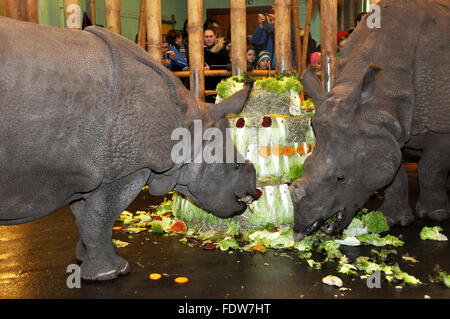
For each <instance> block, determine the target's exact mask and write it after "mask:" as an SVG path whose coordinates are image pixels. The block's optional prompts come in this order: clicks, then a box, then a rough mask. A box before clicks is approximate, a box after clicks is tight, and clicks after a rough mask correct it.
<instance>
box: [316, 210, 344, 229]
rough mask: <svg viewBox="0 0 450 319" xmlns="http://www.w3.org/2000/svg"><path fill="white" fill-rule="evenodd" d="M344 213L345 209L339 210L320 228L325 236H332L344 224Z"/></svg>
mask: <svg viewBox="0 0 450 319" xmlns="http://www.w3.org/2000/svg"><path fill="white" fill-rule="evenodd" d="M344 211H345V209H340V210H338V211H337V212H336V213H334V214H333V215H331V217H329V218H328V219H327V220H326V221H325V222H324V223H323V226H322V227H321V228H320V229H321V230H322V231H323V232H324V233H325V234H327V235H332V234H334V233H336V232H337V231H339V229H341V226H342V224H343V223H344Z"/></svg>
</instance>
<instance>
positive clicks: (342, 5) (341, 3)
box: [339, 0, 345, 30]
mask: <svg viewBox="0 0 450 319" xmlns="http://www.w3.org/2000/svg"><path fill="white" fill-rule="evenodd" d="M339 14H340V21H341V28H340V29H341V30H345V0H339Z"/></svg>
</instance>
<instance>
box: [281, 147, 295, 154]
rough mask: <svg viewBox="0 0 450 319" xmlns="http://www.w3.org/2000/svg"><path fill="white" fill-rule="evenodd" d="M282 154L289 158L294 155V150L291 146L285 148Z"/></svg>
mask: <svg viewBox="0 0 450 319" xmlns="http://www.w3.org/2000/svg"><path fill="white" fill-rule="evenodd" d="M283 154H284V155H286V156H291V155H292V154H294V148H293V147H292V146H286V147H285V148H284V150H283Z"/></svg>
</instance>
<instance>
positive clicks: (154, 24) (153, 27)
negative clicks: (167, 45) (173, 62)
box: [145, 0, 162, 62]
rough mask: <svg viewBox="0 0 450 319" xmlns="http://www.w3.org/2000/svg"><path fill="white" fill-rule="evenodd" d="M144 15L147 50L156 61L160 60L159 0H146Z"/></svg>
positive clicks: (160, 24)
mask: <svg viewBox="0 0 450 319" xmlns="http://www.w3.org/2000/svg"><path fill="white" fill-rule="evenodd" d="M145 17H146V21H147V44H148V46H147V47H148V52H149V53H150V55H151V56H152V57H153V58H155V59H156V60H157V61H160V62H161V61H162V49H161V43H162V16H161V0H146V3H145Z"/></svg>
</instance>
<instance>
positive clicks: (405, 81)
mask: <svg viewBox="0 0 450 319" xmlns="http://www.w3.org/2000/svg"><path fill="white" fill-rule="evenodd" d="M378 5H379V6H380V8H381V12H380V16H379V17H378V19H381V28H375V27H374V28H369V27H368V25H367V23H366V20H367V19H369V18H368V17H367V16H366V18H364V19H363V20H362V21H361V23H360V24H359V25H358V27H357V28H356V30H355V31H354V32H353V33H352V34H351V36H350V38H349V39H348V40H347V42H346V44H345V45H344V48H343V52H342V55H341V58H340V60H339V65H338V71H337V76H336V80H335V84H334V87H333V89H332V90H331V91H330V92H329V93H328V94H327V95H325V94H324V93H323V92H322V90H321V85H320V82H319V81H318V79H317V77H315V75H314V74H313V72H311V70H309V71H306V72H305V74H304V77H303V84H304V86H305V90H306V92H307V93H308V94H309V95H311V96H312V98H313V99H314V101H315V103H316V106H317V108H316V110H317V111H316V115H315V116H314V118H313V122H312V124H313V127H314V131H315V133H316V138H317V147H316V149H315V150H314V152H313V154H312V155H311V156H310V157H309V158H308V159H307V160H306V162H305V168H304V170H305V175H304V176H303V177H302V178H300V179H299V180H297V181H296V182H295V183H293V184H292V185H291V188H290V190H291V195H292V199H293V201H294V207H295V213H294V231H295V233H296V235H295V238H296V239H301V238H302V237H303V236H304V235H306V234H309V233H311V232H313V231H315V230H317V229H318V228H319V227H320V226H321V224H322V223H323V221H325V220H327V219H328V218H329V217H331V216H333V215H334V214H335V213H337V212H343V218H342V219H341V220H340V221H338V222H337V223H336V224H334V225H331V226H329V227H325V228H323V229H324V230H325V231H326V232H329V233H330V232H333V231H341V230H342V229H344V228H345V227H346V226H347V225H348V224H349V223H350V221H351V220H352V218H353V216H354V215H355V213H356V211H357V210H358V208H359V207H361V205H363V204H364V203H365V202H366V201H367V200H368V199H369V197H370V196H371V194H373V192H374V191H377V190H379V189H382V188H385V198H384V202H383V205H382V206H381V208H380V210H381V211H382V212H383V213H384V214H385V216H386V217H387V220H388V223H389V224H390V225H394V224H401V225H407V224H409V223H410V222H411V221H412V220H413V218H414V216H413V214H412V210H411V209H410V207H409V205H408V178H407V174H406V172H405V170H404V169H403V167H402V166H401V160H402V153H401V152H402V150H406V149H413V150H416V151H417V152H420V153H421V159H420V162H419V164H418V174H419V184H420V196H419V200H418V203H417V207H416V211H417V214H418V215H419V216H420V217H423V216H428V217H429V218H431V219H434V220H437V221H439V220H444V219H447V218H449V217H450V211H449V209H450V206H449V202H448V197H447V194H446V191H445V184H446V180H447V178H448V173H449V170H450V85H449V83H450V82H449V79H450V64H449V63H450V34H449V32H450V1H448V0H435V1H430V0H382V1H380V2H379V3H378ZM370 18H371V19H372V18H374V17H370ZM377 76H378V77H379V79H378V81H377V82H376V77H377Z"/></svg>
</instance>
